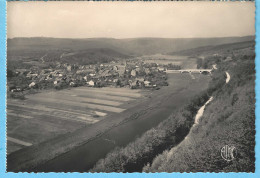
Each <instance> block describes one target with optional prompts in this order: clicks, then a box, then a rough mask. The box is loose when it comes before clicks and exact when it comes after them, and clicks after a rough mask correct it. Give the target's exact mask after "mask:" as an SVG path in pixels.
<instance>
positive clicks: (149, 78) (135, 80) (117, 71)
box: [10, 60, 167, 92]
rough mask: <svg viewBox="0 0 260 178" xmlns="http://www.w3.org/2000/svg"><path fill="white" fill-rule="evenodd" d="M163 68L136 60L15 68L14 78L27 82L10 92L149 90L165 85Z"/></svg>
mask: <svg viewBox="0 0 260 178" xmlns="http://www.w3.org/2000/svg"><path fill="white" fill-rule="evenodd" d="M164 71H165V68H163V67H161V66H158V65H157V64H154V63H152V64H145V63H144V62H142V61H139V60H129V61H127V60H126V61H124V62H115V61H112V62H110V63H105V64H95V65H76V64H73V65H71V64H67V63H65V64H61V63H57V64H56V65H55V67H52V68H49V69H39V68H33V69H29V70H26V69H17V70H15V74H16V77H18V78H19V77H23V78H25V79H26V80H27V82H25V83H27V86H22V87H20V86H15V87H11V88H10V91H12V92H15V91H22V90H27V89H30V88H39V89H44V88H57V89H58V88H64V87H68V86H71V87H76V86H83V85H86V86H89V87H105V86H118V87H129V88H132V89H135V88H153V87H159V86H161V85H167V82H166V73H165V72H164Z"/></svg>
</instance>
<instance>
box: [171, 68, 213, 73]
mask: <svg viewBox="0 0 260 178" xmlns="http://www.w3.org/2000/svg"><path fill="white" fill-rule="evenodd" d="M212 70H213V69H182V70H166V73H186V72H189V73H200V74H201V73H202V72H208V73H211V71H212Z"/></svg>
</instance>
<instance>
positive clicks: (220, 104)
mask: <svg viewBox="0 0 260 178" xmlns="http://www.w3.org/2000/svg"><path fill="white" fill-rule="evenodd" d="M226 59H227V56H217V57H208V58H207V61H206V63H205V65H208V64H210V65H211V64H217V66H218V69H217V70H215V71H214V72H213V76H212V81H211V83H210V85H209V88H208V90H207V91H205V92H203V93H201V94H200V95H199V96H197V97H196V98H195V99H193V100H192V101H191V103H190V104H188V105H187V106H186V107H184V108H183V109H182V110H180V111H179V112H177V113H173V114H172V115H171V116H170V117H169V118H168V119H167V120H165V121H163V122H162V123H160V124H159V125H158V126H157V127H155V128H152V129H151V130H149V131H147V132H146V133H145V134H143V135H142V136H141V137H140V138H138V139H136V140H135V141H134V142H132V143H130V144H128V145H127V146H126V147H124V148H116V149H115V150H113V151H112V152H110V153H109V154H108V155H107V156H106V157H105V158H104V159H101V160H99V161H98V162H97V164H96V165H95V167H94V168H93V169H92V170H91V171H92V172H141V171H145V172H189V171H193V172H201V171H211V172H219V171H234V172H236V171H245V172H250V171H254V162H255V157H254V146H255V141H254V135H255V129H254V126H255V113H254V111H255V107H254V103H255V93H254V79H255V75H254V74H255V72H254V67H255V65H254V59H255V56H254V54H250V55H249V54H246V55H245V54H244V53H240V54H239V53H238V54H237V55H235V56H234V55H233V56H232V59H231V60H226ZM225 71H228V72H229V73H230V75H231V81H230V82H229V83H228V84H225ZM209 96H214V98H215V99H214V100H213V101H212V103H211V104H209V106H207V107H206V109H205V113H204V116H203V117H202V118H201V123H200V124H199V125H198V126H197V128H195V129H193V131H192V132H191V133H190V134H189V136H190V137H191V139H190V140H191V141H190V142H188V143H187V144H184V145H182V146H181V147H179V148H178V149H177V150H176V151H175V152H174V154H172V155H170V154H169V149H171V148H172V147H174V146H176V145H177V144H178V143H180V142H181V141H182V140H183V139H184V137H185V136H186V135H187V134H188V133H189V130H190V128H191V126H192V125H193V123H194V117H195V115H196V113H197V111H198V109H199V108H200V107H201V106H202V105H203V104H204V103H205V102H206V101H207V99H208V98H209ZM225 145H229V146H235V147H236V150H237V155H236V158H235V159H234V160H233V161H230V162H227V161H225V160H224V159H223V158H222V157H221V154H220V150H221V148H222V147H223V146H225ZM164 150H166V151H164ZM163 151H164V152H163ZM162 152H163V153H162ZM158 154H159V156H157V157H156V155H158ZM155 157H156V158H155ZM154 158H155V159H154Z"/></svg>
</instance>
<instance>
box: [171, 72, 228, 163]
mask: <svg viewBox="0 0 260 178" xmlns="http://www.w3.org/2000/svg"><path fill="white" fill-rule="evenodd" d="M230 79H231V77H230V75H229V73H228V72H227V71H226V84H228V83H229V81H230ZM212 100H213V96H211V97H210V98H209V99H208V101H207V102H206V103H205V104H204V105H203V106H202V107H201V108H200V109H199V110H198V112H197V114H196V116H195V122H194V124H193V126H192V127H191V129H190V132H189V134H188V135H187V136H186V137H185V139H184V140H183V141H182V142H181V143H179V144H178V145H177V146H175V147H173V148H172V149H171V150H170V151H169V152H168V154H167V160H168V159H169V158H170V157H171V156H172V154H174V152H175V150H177V149H178V148H179V147H181V146H183V145H185V144H186V143H189V142H191V136H190V134H191V133H192V130H193V129H194V128H195V127H196V126H197V125H198V124H199V121H200V118H201V117H202V116H203V113H204V110H205V107H206V106H207V105H208V104H209V103H210V102H211V101H212Z"/></svg>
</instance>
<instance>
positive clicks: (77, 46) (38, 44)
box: [7, 36, 255, 56]
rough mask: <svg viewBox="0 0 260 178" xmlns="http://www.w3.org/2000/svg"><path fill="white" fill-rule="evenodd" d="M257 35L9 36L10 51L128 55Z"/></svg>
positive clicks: (170, 51) (160, 51) (219, 42)
mask: <svg viewBox="0 0 260 178" xmlns="http://www.w3.org/2000/svg"><path fill="white" fill-rule="evenodd" d="M254 39H255V37H254V36H245V37H225V38H129V39H113V38H87V39H68V38H67V39H65V38H42V37H35V38H13V39H8V40H7V49H8V51H10V52H12V51H17V50H18V51H19V50H22V51H28V50H30V51H39V50H46V51H48V50H87V49H99V48H103V49H111V50H114V51H117V52H119V53H122V54H126V55H134V56H138V55H151V54H158V53H162V54H165V53H173V52H177V51H182V50H187V49H191V48H197V47H202V46H209V45H210V46H215V45H220V44H227V43H238V42H244V41H252V40H254Z"/></svg>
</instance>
